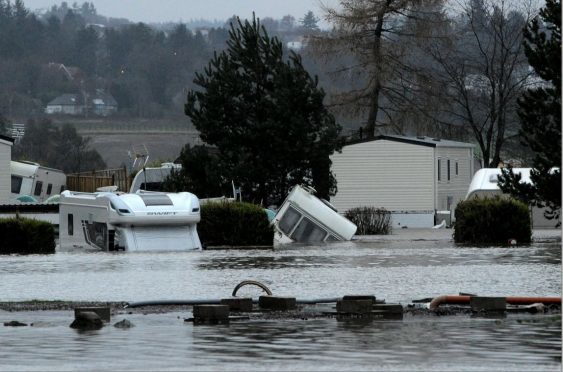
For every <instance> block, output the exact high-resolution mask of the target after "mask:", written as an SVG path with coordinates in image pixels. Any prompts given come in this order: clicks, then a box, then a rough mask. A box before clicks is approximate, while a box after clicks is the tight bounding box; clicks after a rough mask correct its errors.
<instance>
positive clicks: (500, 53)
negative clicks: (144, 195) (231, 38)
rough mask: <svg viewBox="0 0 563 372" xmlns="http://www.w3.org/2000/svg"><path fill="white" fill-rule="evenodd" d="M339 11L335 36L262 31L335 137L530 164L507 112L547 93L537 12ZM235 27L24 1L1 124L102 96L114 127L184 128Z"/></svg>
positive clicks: (294, 27)
mask: <svg viewBox="0 0 563 372" xmlns="http://www.w3.org/2000/svg"><path fill="white" fill-rule="evenodd" d="M340 3H341V7H340V8H337V9H324V10H323V11H324V13H325V14H324V15H323V17H324V18H325V19H326V20H328V21H329V22H330V27H332V28H331V29H330V30H320V29H319V27H318V26H317V22H318V20H319V18H317V17H316V16H315V15H314V14H313V13H312V12H308V13H307V14H305V15H303V18H300V19H296V18H295V17H293V16H290V15H287V16H284V17H283V18H282V19H280V20H275V19H272V18H264V19H262V20H261V24H262V25H263V26H264V28H265V29H266V30H267V32H268V33H269V34H270V35H272V36H277V37H279V38H280V40H281V41H282V42H283V46H284V48H287V47H290V45H291V48H293V49H294V50H297V51H298V52H299V53H300V54H301V55H302V57H303V65H304V67H305V69H306V70H307V71H308V72H309V73H310V75H311V76H318V77H319V86H320V87H322V88H323V89H324V90H325V91H326V93H327V99H326V101H325V104H327V105H328V107H329V110H330V111H331V112H332V113H334V114H335V115H336V118H337V121H338V122H339V123H340V124H341V125H342V126H343V127H344V132H343V134H349V133H350V131H349V130H348V129H358V128H360V127H361V128H362V129H364V132H363V133H364V135H366V134H367V135H368V136H372V135H375V134H382V133H396V134H404V135H428V136H433V137H443V138H450V139H457V140H463V141H470V142H473V143H475V144H477V145H478V150H477V153H478V155H479V156H481V157H482V158H483V159H486V163H487V165H490V166H496V165H497V164H498V163H499V162H500V160H501V159H508V158H524V157H526V156H529V154H527V153H526V152H525V151H524V150H522V148H521V147H520V145H519V142H520V141H519V140H520V139H519V136H518V130H519V123H518V118H517V115H516V100H517V98H518V97H519V96H520V95H521V94H522V93H523V92H524V91H525V90H526V89H527V88H529V87H530V85H531V84H538V83H539V84H542V82H541V81H539V82H538V79H537V77H535V76H533V73H532V72H531V70H530V68H529V64H528V62H527V60H526V58H525V55H524V53H523V49H522V47H521V45H522V29H523V28H524V27H525V25H526V24H527V22H528V21H529V20H530V19H532V18H534V17H535V14H536V12H537V10H535V9H532V8H530V7H527V6H524V4H520V3H519V2H500V3H497V2H495V1H494V0H463V1H461V2H460V6H459V7H458V8H457V9H456V10H455V11H454V12H452V11H451V10H448V8H447V2H446V1H445V0H432V1H428V2H416V1H402V0H401V1H399V0H393V1H383V0H373V1H367V0H362V1H351V0H341V1H340ZM338 9H341V10H338ZM182 16H183V17H186V18H187V17H189V14H183V15H182ZM233 19H235V18H231V19H229V20H227V21H226V22H225V24H224V25H223V26H219V27H217V22H212V23H210V24H211V26H209V25H207V26H205V27H202V28H198V27H195V24H193V25H194V27H193V28H189V27H188V26H187V24H171V23H166V24H158V25H147V24H143V23H136V24H133V23H130V22H128V21H127V20H124V19H114V18H107V17H104V16H101V15H99V14H97V12H96V9H95V8H94V6H93V5H92V4H91V3H83V4H82V5H78V4H76V3H75V4H73V5H72V6H70V7H69V6H68V4H66V3H62V4H61V5H60V6H54V7H52V8H51V9H50V10H48V11H47V12H45V13H43V14H42V15H41V16H39V15H35V14H32V13H30V12H29V10H28V9H26V8H25V5H24V2H23V0H0V114H2V115H3V116H4V117H5V118H6V119H7V120H8V121H13V120H14V118H23V119H22V120H25V119H27V118H29V117H37V116H39V115H41V114H42V113H43V112H44V110H45V107H46V105H47V103H49V102H51V101H52V100H53V99H55V98H56V97H59V96H61V95H62V94H65V93H67V94H68V93H70V94H76V95H78V97H87V96H88V95H89V96H90V97H91V96H92V95H93V94H94V93H95V92H98V91H103V92H105V93H110V94H111V95H112V96H113V98H114V99H115V101H116V102H117V104H118V106H119V110H118V111H117V114H116V115H119V116H121V117H127V118H159V117H176V118H177V120H186V122H187V118H185V116H183V109H184V104H185V102H186V94H187V92H188V91H190V90H192V89H194V88H196V86H195V85H194V83H193V80H194V78H195V74H196V72H197V71H202V70H204V68H205V66H207V63H208V61H210V60H211V59H212V58H213V55H214V53H219V52H221V51H222V50H224V49H225V47H226V41H227V39H228V29H229V25H230V23H231V22H232V20H233ZM200 23H201V22H200ZM213 25H214V26H216V27H212V26H213ZM373 30H379V31H378V35H379V37H377V38H374V37H371V36H370V35H372V33H371V32H372V31H373ZM84 100H85V101H86V99H84ZM84 115H85V116H87V115H88V110H86V112H85V113H84Z"/></svg>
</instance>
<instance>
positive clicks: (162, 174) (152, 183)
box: [129, 163, 182, 193]
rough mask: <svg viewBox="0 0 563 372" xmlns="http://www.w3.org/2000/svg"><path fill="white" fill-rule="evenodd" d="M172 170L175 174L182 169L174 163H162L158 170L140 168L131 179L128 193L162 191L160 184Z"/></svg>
mask: <svg viewBox="0 0 563 372" xmlns="http://www.w3.org/2000/svg"><path fill="white" fill-rule="evenodd" d="M173 169H174V170H175V171H176V172H177V171H179V170H180V169H182V166H181V165H180V164H174V163H162V165H161V166H160V167H158V168H141V169H140V170H139V172H138V173H137V174H136V175H135V178H133V181H132V182H131V188H130V189H129V192H130V193H135V192H137V191H138V190H145V191H163V190H162V182H164V180H165V179H166V177H168V176H169V175H170V173H171V172H172V170H173Z"/></svg>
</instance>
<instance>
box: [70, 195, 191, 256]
mask: <svg viewBox="0 0 563 372" xmlns="http://www.w3.org/2000/svg"><path fill="white" fill-rule="evenodd" d="M59 208H60V209H59V240H60V249H62V250H72V249H88V250H102V251H116V250H125V251H185V250H193V249H201V242H200V240H199V236H198V234H197V230H196V225H197V223H198V222H199V221H200V206H199V200H198V198H197V197H196V196H195V195H193V194H191V193H188V192H180V193H160V192H142V191H139V192H137V193H135V194H125V193H110V192H97V193H81V192H71V191H64V192H63V193H62V194H61V199H60V202H59Z"/></svg>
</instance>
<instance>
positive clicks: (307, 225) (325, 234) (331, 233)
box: [272, 185, 357, 244]
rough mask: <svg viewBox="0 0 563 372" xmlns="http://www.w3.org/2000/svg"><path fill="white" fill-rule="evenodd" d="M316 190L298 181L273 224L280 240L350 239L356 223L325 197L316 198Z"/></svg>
mask: <svg viewBox="0 0 563 372" xmlns="http://www.w3.org/2000/svg"><path fill="white" fill-rule="evenodd" d="M314 192H315V190H314V189H312V188H309V187H302V186H299V185H296V186H294V187H293V189H292V190H291V191H290V193H289V194H288V196H287V198H286V199H285V201H284V202H283V204H282V205H281V207H280V208H279V210H278V212H277V213H276V215H275V217H274V219H273V220H272V225H273V226H274V228H275V231H276V233H275V235H274V240H275V241H276V242H277V243H278V244H287V243H291V242H299V243H320V242H330V241H340V240H350V239H352V237H353V236H354V234H355V233H356V229H357V227H356V225H354V224H353V223H352V222H350V221H349V220H348V219H347V218H346V217H344V216H341V215H340V214H338V212H337V211H336V209H335V208H334V207H333V206H332V205H331V204H330V203H329V202H328V201H326V200H322V199H319V198H317V197H316V196H315V195H314Z"/></svg>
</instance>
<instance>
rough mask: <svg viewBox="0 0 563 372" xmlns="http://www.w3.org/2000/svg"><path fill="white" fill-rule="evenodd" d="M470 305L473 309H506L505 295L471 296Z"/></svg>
mask: <svg viewBox="0 0 563 372" xmlns="http://www.w3.org/2000/svg"><path fill="white" fill-rule="evenodd" d="M469 305H470V306H471V310H472V311H506V298H505V297H478V296H475V297H471V298H470V299H469Z"/></svg>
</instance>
